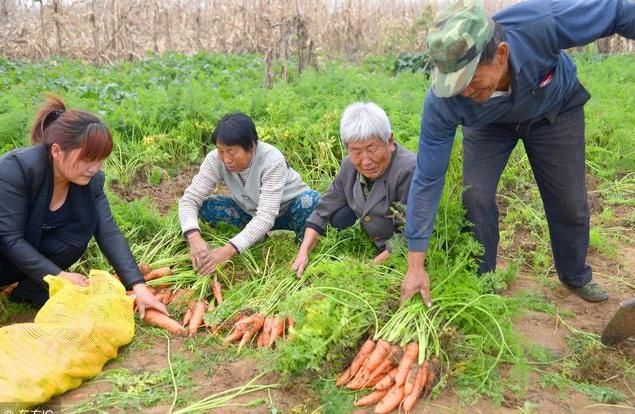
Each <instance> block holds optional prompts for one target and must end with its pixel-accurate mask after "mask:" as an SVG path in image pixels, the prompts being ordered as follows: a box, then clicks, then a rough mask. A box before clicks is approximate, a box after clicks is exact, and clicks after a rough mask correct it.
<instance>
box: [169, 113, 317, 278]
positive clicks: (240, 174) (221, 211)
mask: <svg viewBox="0 0 635 414" xmlns="http://www.w3.org/2000/svg"><path fill="white" fill-rule="evenodd" d="M212 143H213V144H214V145H215V146H216V149H214V150H213V151H211V152H210V153H209V154H207V156H206V157H205V160H204V161H203V163H202V164H201V166H200V169H199V172H198V174H196V176H194V178H193V179H192V183H191V184H190V186H189V187H188V188H187V189H186V190H185V193H184V194H183V197H182V198H181V199H180V200H179V220H180V222H181V230H182V232H183V235H184V236H185V237H186V238H187V241H188V243H189V246H190V256H191V258H192V264H193V266H194V268H195V269H196V270H197V272H198V273H199V274H209V273H212V272H213V271H214V270H215V269H216V267H217V266H218V265H220V264H222V263H224V262H226V261H227V260H229V259H231V258H232V257H233V256H235V255H236V254H239V253H242V252H244V251H245V250H247V249H248V248H249V247H251V246H252V245H254V244H255V243H256V242H258V241H259V240H261V239H262V238H263V237H264V236H265V235H266V234H267V232H268V231H270V230H272V229H275V230H277V229H282V230H293V231H295V232H296V237H297V238H298V240H300V239H301V237H302V234H303V232H304V226H305V222H306V219H307V217H308V216H309V215H310V214H311V212H313V209H314V208H315V205H316V204H317V202H318V200H319V198H320V196H319V193H318V192H317V191H315V190H312V189H310V188H309V187H308V186H307V185H306V184H305V183H304V182H303V181H302V178H301V177H300V175H299V174H298V173H297V172H296V171H295V170H293V169H292V168H291V167H289V165H288V164H287V161H286V159H285V158H284V156H283V155H282V153H281V152H280V151H279V150H278V149H277V148H275V147H274V146H273V145H270V144H267V143H266V142H259V141H258V133H257V131H256V126H255V125H254V122H253V121H252V120H251V118H249V117H248V116H247V115H245V114H242V113H232V114H228V115H225V116H224V117H223V118H222V119H221V120H220V121H219V122H218V125H217V126H216V129H215V130H214V132H213V133H212ZM219 183H223V184H225V185H226V186H227V188H228V189H229V192H230V195H229V196H225V195H211V194H212V192H213V191H214V190H215V189H216V185H217V184H219ZM199 216H200V217H201V218H202V219H203V220H205V221H207V222H208V223H211V224H216V223H219V222H225V223H229V224H232V225H235V226H237V227H241V228H243V229H242V231H241V232H240V233H238V234H237V235H236V236H235V237H233V238H232V239H231V240H230V241H229V242H228V243H226V244H225V245H224V246H222V247H218V248H216V249H210V248H209V246H208V245H207V243H206V242H205V240H204V239H203V238H202V236H201V233H200V227H199V223H198V217H199Z"/></svg>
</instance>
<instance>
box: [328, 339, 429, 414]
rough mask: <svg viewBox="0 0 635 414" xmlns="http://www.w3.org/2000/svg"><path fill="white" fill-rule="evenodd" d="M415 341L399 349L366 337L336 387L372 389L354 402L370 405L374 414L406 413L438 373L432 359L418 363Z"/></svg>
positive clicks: (427, 391) (425, 393)
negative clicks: (401, 411) (395, 410)
mask: <svg viewBox="0 0 635 414" xmlns="http://www.w3.org/2000/svg"><path fill="white" fill-rule="evenodd" d="M418 358H419V344H418V343H417V342H410V343H408V344H407V345H406V346H405V347H404V348H403V349H402V348H401V347H399V346H397V345H390V343H388V342H386V341H384V340H381V339H380V340H379V341H377V342H374V341H373V340H371V339H369V340H367V341H366V342H365V343H364V345H363V346H362V348H361V349H360V351H359V352H358V353H357V355H356V356H355V358H354V359H353V362H352V363H351V365H350V366H349V367H348V368H347V369H346V370H345V371H344V372H343V373H342V374H341V375H340V377H339V378H338V379H337V382H336V385H337V386H346V388H349V389H352V390H359V389H362V388H373V392H371V393H370V394H368V395H366V396H365V397H363V398H361V399H359V400H358V401H357V402H356V403H355V405H356V406H358V407H366V406H370V405H373V404H377V405H376V406H375V413H378V414H380V413H389V412H391V411H392V410H394V409H396V408H400V409H403V410H404V411H405V412H406V413H408V412H410V411H411V410H412V408H413V407H414V405H415V402H416V401H417V399H419V397H420V396H421V395H422V394H423V395H429V393H430V390H432V386H433V385H434V383H435V382H436V380H437V378H438V374H439V363H438V362H437V361H436V360H435V359H432V360H428V361H424V362H423V363H418V362H417V361H418Z"/></svg>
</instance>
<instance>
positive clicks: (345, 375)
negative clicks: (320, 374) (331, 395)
mask: <svg viewBox="0 0 635 414" xmlns="http://www.w3.org/2000/svg"><path fill="white" fill-rule="evenodd" d="M350 380H351V367H348V368H346V369H345V370H344V372H342V373H341V374H340V376H339V377H337V381H335V386H336V387H341V386H342V385H346V383H347V382H348V381H350Z"/></svg>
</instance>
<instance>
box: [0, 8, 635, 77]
mask: <svg viewBox="0 0 635 414" xmlns="http://www.w3.org/2000/svg"><path fill="white" fill-rule="evenodd" d="M444 3H445V2H444V1H426V0H401V1H380V0H209V1H203V0H197V1H196V0H195V1H186V0H170V1H158V0H67V1H63V0H39V1H32V0H0V54H1V55H3V56H5V57H7V58H10V59H22V60H28V61H33V60H44V59H48V58H50V57H53V56H64V57H67V58H71V59H81V60H83V61H89V62H94V63H112V61H114V60H121V59H124V60H137V59H141V58H143V57H144V55H146V53H148V52H154V53H163V52H168V51H170V52H178V53H184V54H192V53H196V52H199V51H205V52H221V53H257V54H261V55H264V57H265V60H266V61H267V60H268V61H272V60H276V59H282V60H284V61H288V60H289V59H294V60H295V59H297V63H298V65H299V66H300V71H301V70H302V68H303V67H305V66H308V65H312V64H315V63H316V59H320V58H322V57H324V58H329V57H342V56H344V57H347V58H352V59H354V58H357V57H360V56H364V55H367V54H387V53H390V54H397V53H401V52H406V51H414V52H416V51H422V50H423V48H424V44H425V36H426V30H427V27H428V23H429V21H430V19H431V17H432V16H433V15H434V11H435V9H437V8H439V7H442V5H443V4H444ZM511 3H514V2H513V1H509V0H487V1H486V7H487V9H488V11H489V12H491V13H493V12H495V11H497V10H500V9H501V8H503V7H504V6H506V5H508V4H511ZM596 47H597V51H598V52H600V53H624V52H630V53H632V52H634V51H635V44H634V43H633V42H632V41H630V42H629V41H626V40H624V39H621V38H617V37H614V38H610V39H604V40H601V41H599V42H596Z"/></svg>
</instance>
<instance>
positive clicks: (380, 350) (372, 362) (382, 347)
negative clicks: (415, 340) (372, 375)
mask: <svg viewBox="0 0 635 414" xmlns="http://www.w3.org/2000/svg"><path fill="white" fill-rule="evenodd" d="M389 352H390V344H389V343H388V342H386V341H384V340H383V339H380V340H379V341H377V346H375V349H374V350H373V352H372V353H371V354H370V355H369V356H368V363H367V365H366V369H367V370H368V371H369V372H373V370H374V369H375V368H377V367H378V366H379V364H381V363H382V361H384V360H385V359H386V356H388V353H389Z"/></svg>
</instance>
